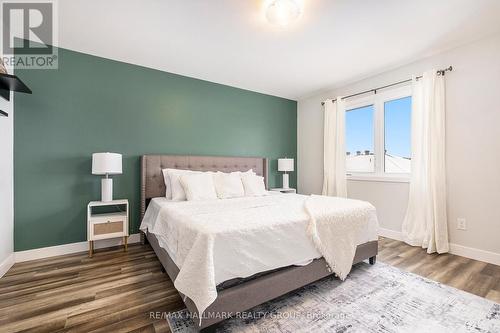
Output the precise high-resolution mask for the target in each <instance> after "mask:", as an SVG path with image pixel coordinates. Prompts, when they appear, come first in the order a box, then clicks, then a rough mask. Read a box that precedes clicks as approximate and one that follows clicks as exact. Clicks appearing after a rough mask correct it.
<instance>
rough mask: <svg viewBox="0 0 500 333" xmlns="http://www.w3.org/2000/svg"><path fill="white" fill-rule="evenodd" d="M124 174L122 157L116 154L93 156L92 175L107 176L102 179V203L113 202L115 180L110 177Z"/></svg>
mask: <svg viewBox="0 0 500 333" xmlns="http://www.w3.org/2000/svg"><path fill="white" fill-rule="evenodd" d="M121 173H122V155H121V154H116V153H94V154H92V174H93V175H106V178H102V179H101V201H105V202H108V201H113V179H111V178H109V175H119V174H121Z"/></svg>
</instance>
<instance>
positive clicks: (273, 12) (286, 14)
mask: <svg viewBox="0 0 500 333" xmlns="http://www.w3.org/2000/svg"><path fill="white" fill-rule="evenodd" d="M265 10H266V18H267V20H268V21H269V23H271V24H276V25H280V26H286V25H288V24H289V23H290V22H293V21H295V20H296V19H298V18H299V16H300V14H301V12H302V10H301V8H300V4H299V3H298V1H297V0H273V1H269V2H268V3H267V6H266V8H265Z"/></svg>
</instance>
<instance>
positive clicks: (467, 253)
mask: <svg viewBox="0 0 500 333" xmlns="http://www.w3.org/2000/svg"><path fill="white" fill-rule="evenodd" d="M378 234H379V236H382V237H387V238H391V239H395V240H398V241H403V234H402V233H401V231H395V230H390V229H385V228H379V230H378ZM450 253H451V254H454V255H457V256H461V257H466V258H469V259H474V260H479V261H484V262H487V263H490V264H495V265H499V266H500V253H495V252H490V251H485V250H480V249H476V248H473V247H467V246H463V245H458V244H454V243H450Z"/></svg>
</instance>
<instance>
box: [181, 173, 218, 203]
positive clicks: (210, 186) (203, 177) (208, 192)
mask: <svg viewBox="0 0 500 333" xmlns="http://www.w3.org/2000/svg"><path fill="white" fill-rule="evenodd" d="M180 182H181V184H182V187H183V188H184V192H185V193H186V198H187V200H188V201H199V200H211V199H217V193H216V192H215V186H214V179H213V176H212V173H211V172H210V173H208V172H204V173H194V174H186V175H182V176H180Z"/></svg>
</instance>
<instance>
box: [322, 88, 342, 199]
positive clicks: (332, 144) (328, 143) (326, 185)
mask: <svg viewBox="0 0 500 333" xmlns="http://www.w3.org/2000/svg"><path fill="white" fill-rule="evenodd" d="M324 107H325V111H324V112H325V113H324V114H325V116H324V133H323V135H324V147H323V153H324V155H323V156H324V161H323V195H329V196H337V197H347V184H346V182H347V181H346V166H345V107H344V102H343V101H342V98H341V97H337V100H336V101H333V100H327V101H325V104H324Z"/></svg>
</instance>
